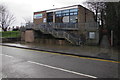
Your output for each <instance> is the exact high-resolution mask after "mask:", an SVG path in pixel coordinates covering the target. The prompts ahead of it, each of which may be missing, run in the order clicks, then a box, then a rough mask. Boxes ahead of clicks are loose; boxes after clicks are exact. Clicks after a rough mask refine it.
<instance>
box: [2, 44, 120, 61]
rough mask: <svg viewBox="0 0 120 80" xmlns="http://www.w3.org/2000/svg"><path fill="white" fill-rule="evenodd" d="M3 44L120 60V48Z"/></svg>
mask: <svg viewBox="0 0 120 80" xmlns="http://www.w3.org/2000/svg"><path fill="white" fill-rule="evenodd" d="M2 45H4V46H11V47H18V48H25V49H32V50H38V51H46V52H54V53H59V54H65V55H75V56H80V57H88V58H89V57H90V58H98V59H105V60H112V61H120V59H119V58H120V55H118V54H119V53H120V50H117V49H114V48H111V47H104V46H103V47H98V46H72V45H71V46H70V45H68V46H66V45H53V44H52V45H47V44H39V43H2Z"/></svg>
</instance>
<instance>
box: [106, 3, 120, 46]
mask: <svg viewBox="0 0 120 80" xmlns="http://www.w3.org/2000/svg"><path fill="white" fill-rule="evenodd" d="M105 21H106V26H107V30H108V31H109V35H110V31H111V30H112V31H113V32H114V45H118V44H119V45H120V36H119V34H120V2H112V3H111V2H109V3H106V19H105Z"/></svg>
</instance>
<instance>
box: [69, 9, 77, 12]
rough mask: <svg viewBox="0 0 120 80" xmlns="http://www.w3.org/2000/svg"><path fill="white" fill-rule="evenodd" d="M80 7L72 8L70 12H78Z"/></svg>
mask: <svg viewBox="0 0 120 80" xmlns="http://www.w3.org/2000/svg"><path fill="white" fill-rule="evenodd" d="M77 11H78V9H70V12H77Z"/></svg>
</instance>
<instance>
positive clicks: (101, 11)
mask: <svg viewBox="0 0 120 80" xmlns="http://www.w3.org/2000/svg"><path fill="white" fill-rule="evenodd" d="M90 1H91V0H88V1H87V2H85V4H86V5H87V7H88V8H89V9H90V10H92V11H93V12H94V13H95V21H96V22H101V25H102V27H103V22H104V20H103V19H104V15H105V7H106V5H105V3H104V2H90Z"/></svg>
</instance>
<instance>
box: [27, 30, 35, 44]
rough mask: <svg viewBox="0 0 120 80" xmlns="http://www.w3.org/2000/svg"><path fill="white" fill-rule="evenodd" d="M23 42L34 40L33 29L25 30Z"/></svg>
mask: <svg viewBox="0 0 120 80" xmlns="http://www.w3.org/2000/svg"><path fill="white" fill-rule="evenodd" d="M25 42H34V31H33V30H26V31H25Z"/></svg>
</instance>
